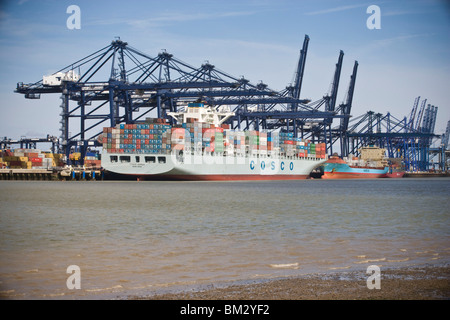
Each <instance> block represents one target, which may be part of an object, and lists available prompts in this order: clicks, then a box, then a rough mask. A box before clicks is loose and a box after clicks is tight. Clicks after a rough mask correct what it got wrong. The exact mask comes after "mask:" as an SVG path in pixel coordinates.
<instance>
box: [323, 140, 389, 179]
mask: <svg viewBox="0 0 450 320" xmlns="http://www.w3.org/2000/svg"><path fill="white" fill-rule="evenodd" d="M384 153H385V149H382V148H378V147H374V146H369V147H364V148H361V149H360V154H361V157H360V158H358V157H353V156H351V155H350V156H349V157H345V158H344V159H341V158H339V157H338V156H337V155H333V156H331V157H330V158H329V159H328V160H327V161H326V162H325V164H324V165H323V168H324V170H323V171H324V173H323V176H322V179H368V178H387V177H388V172H389V166H388V162H387V160H386V159H385V158H384Z"/></svg>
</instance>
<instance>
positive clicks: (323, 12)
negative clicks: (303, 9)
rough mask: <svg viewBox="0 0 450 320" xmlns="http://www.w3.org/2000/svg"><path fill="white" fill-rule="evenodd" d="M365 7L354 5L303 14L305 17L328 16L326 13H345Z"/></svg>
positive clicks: (364, 5) (363, 5) (365, 5)
mask: <svg viewBox="0 0 450 320" xmlns="http://www.w3.org/2000/svg"><path fill="white" fill-rule="evenodd" d="M367 6H368V4H354V5H349V6H340V7H335V8H329V9H325V10H319V11H313V12H307V13H305V14H306V15H307V16H316V15H321V14H328V13H333V12H339V11H347V10H351V9H356V8H362V7H367Z"/></svg>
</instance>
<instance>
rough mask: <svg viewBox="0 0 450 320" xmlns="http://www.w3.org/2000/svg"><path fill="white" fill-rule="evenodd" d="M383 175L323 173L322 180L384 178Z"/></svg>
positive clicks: (384, 175)
mask: <svg viewBox="0 0 450 320" xmlns="http://www.w3.org/2000/svg"><path fill="white" fill-rule="evenodd" d="M385 177H386V174H385V173H351V172H333V173H328V172H325V173H324V175H323V176H322V179H371V178H385Z"/></svg>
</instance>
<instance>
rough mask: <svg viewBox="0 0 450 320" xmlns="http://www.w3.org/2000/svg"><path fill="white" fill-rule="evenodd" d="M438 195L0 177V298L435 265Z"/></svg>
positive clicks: (370, 187) (449, 186)
mask: <svg viewBox="0 0 450 320" xmlns="http://www.w3.org/2000/svg"><path fill="white" fill-rule="evenodd" d="M449 195H450V179H448V178H435V179H426V178H423V179H413V178H404V179H373V180H371V179H368V180H320V179H316V180H300V181H270V182H159V181H158V182H134V181H87V182H80V181H76V182H69V181H58V182H54V181H0V298H3V299H109V298H119V299H122V298H127V297H134V296H141V295H149V294H153V293H161V292H167V291H170V290H183V289H187V288H199V287H202V286H208V285H210V284H215V285H219V284H222V285H223V284H226V283H230V282H239V281H241V282H245V281H263V280H265V279H272V278H278V277H286V276H296V275H305V274H311V273H323V274H324V275H325V274H327V273H329V272H334V273H335V272H346V271H358V270H360V271H361V272H362V273H363V274H365V272H366V269H367V267H368V266H369V265H378V266H380V268H381V269H382V268H385V267H407V266H412V265H421V264H436V265H438V264H446V263H449V262H450V197H449ZM73 265H75V266H78V268H79V272H74V273H72V272H73V271H71V270H69V273H68V272H67V269H68V267H69V266H73ZM69 278H70V283H71V284H79V285H80V289H76V288H75V289H72V288H69V287H70V285H68V283H67V282H68V279H69ZM180 288H181V289H180Z"/></svg>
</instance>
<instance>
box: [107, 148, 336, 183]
mask: <svg viewBox="0 0 450 320" xmlns="http://www.w3.org/2000/svg"><path fill="white" fill-rule="evenodd" d="M326 160H327V159H319V158H312V157H309V158H308V157H306V158H299V157H279V156H267V155H255V156H254V157H253V156H251V155H250V156H240V155H234V156H223V155H212V154H204V155H202V154H190V153H189V154H185V155H180V154H175V153H172V154H142V153H132V154H129V153H128V154H122V153H108V152H106V151H104V152H103V154H102V167H103V168H104V169H105V170H106V171H108V172H112V173H114V174H119V175H128V176H135V177H136V178H137V179H138V180H153V179H155V180H156V179H158V180H160V179H168V180H295V179H306V178H308V177H309V174H310V173H311V171H312V170H314V169H315V168H316V167H318V166H320V165H321V164H323V163H324V162H325V161H326Z"/></svg>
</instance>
